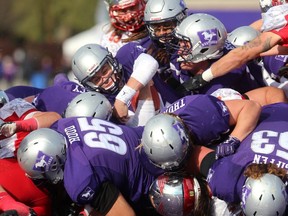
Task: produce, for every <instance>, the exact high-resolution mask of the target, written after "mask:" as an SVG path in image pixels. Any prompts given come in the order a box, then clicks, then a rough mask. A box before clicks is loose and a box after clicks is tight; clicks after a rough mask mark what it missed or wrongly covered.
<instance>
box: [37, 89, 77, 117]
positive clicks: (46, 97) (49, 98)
mask: <svg viewBox="0 0 288 216" xmlns="http://www.w3.org/2000/svg"><path fill="white" fill-rule="evenodd" d="M76 85H77V84H76ZM76 85H75V86H76ZM75 86H74V87H75ZM74 89H76V90H75V91H73V89H65V88H63V87H61V86H51V87H48V88H46V89H44V91H43V92H41V93H40V94H38V95H37V96H36V97H35V99H34V101H33V104H34V106H35V107H36V108H37V109H38V110H40V111H44V112H45V111H54V112H57V113H58V114H60V115H62V114H63V112H64V111H65V109H66V108H67V106H68V104H69V102H71V100H72V99H73V98H74V97H76V96H77V95H79V94H80V93H81V92H80V91H78V90H79V89H78V88H74Z"/></svg>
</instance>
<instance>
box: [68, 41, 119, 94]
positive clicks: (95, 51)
mask: <svg viewBox="0 0 288 216" xmlns="http://www.w3.org/2000/svg"><path fill="white" fill-rule="evenodd" d="M106 63H108V64H109V66H110V67H111V68H112V73H111V74H110V76H108V77H106V80H105V81H103V82H102V83H100V84H98V85H95V84H94V83H93V82H91V79H92V78H93V76H94V75H95V74H96V73H97V72H98V71H99V70H100V69H101V68H102V67H103V66H104V65H105V64H106ZM72 71H73V74H74V75H75V77H76V78H77V79H78V81H79V82H80V83H81V84H82V85H83V86H84V87H86V88H88V89H89V90H91V91H99V92H105V93H111V94H113V93H115V92H116V91H118V89H119V88H120V86H122V85H123V80H122V77H123V76H122V67H121V65H119V64H118V62H117V60H116V59H115V58H114V57H113V56H112V54H111V53H110V52H109V51H108V50H107V49H106V48H104V47H102V46H100V45H98V44H86V45H84V46H82V47H80V48H79V49H78V50H77V51H76V53H75V54H74V56H73V59H72ZM113 75H114V76H115V78H113ZM109 79H112V80H113V83H114V84H113V85H111V86H110V87H109V88H104V87H102V85H103V84H104V83H105V82H106V81H107V80H109Z"/></svg>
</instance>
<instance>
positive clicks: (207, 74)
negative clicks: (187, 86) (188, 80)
mask: <svg viewBox="0 0 288 216" xmlns="http://www.w3.org/2000/svg"><path fill="white" fill-rule="evenodd" d="M202 78H203V79H204V80H205V81H206V82H209V81H211V80H212V79H213V78H214V76H213V74H212V70H211V68H209V69H207V70H205V71H204V72H203V73H202Z"/></svg>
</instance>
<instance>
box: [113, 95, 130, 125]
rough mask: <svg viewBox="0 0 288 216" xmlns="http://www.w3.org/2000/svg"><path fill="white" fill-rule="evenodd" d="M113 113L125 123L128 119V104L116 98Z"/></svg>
mask: <svg viewBox="0 0 288 216" xmlns="http://www.w3.org/2000/svg"><path fill="white" fill-rule="evenodd" d="M113 115H114V116H115V117H116V118H117V119H118V120H119V121H120V122H122V123H126V122H127V121H128V120H129V116H128V106H127V105H126V104H125V103H124V102H122V101H120V100H117V99H116V100H115V103H114V108H113Z"/></svg>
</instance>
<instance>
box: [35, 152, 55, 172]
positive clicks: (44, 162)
mask: <svg viewBox="0 0 288 216" xmlns="http://www.w3.org/2000/svg"><path fill="white" fill-rule="evenodd" d="M52 161H53V157H51V156H49V155H46V154H44V153H43V152H42V151H39V153H38V156H37V160H36V162H35V164H34V167H33V170H38V171H48V169H49V166H50V164H51V163H52Z"/></svg>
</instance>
